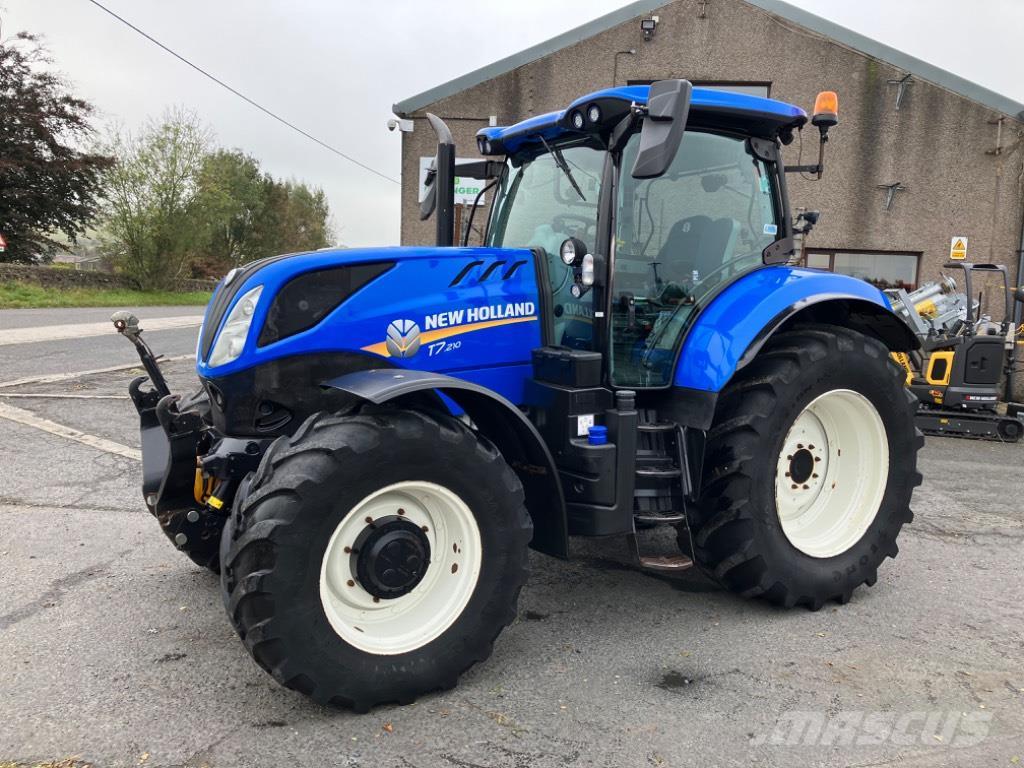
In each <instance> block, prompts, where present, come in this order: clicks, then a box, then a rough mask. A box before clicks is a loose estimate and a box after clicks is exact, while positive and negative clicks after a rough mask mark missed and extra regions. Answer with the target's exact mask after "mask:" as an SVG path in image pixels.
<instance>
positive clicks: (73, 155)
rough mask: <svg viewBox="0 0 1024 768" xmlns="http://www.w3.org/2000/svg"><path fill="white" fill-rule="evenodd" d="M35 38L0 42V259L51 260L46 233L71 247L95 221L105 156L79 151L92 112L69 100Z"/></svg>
mask: <svg viewBox="0 0 1024 768" xmlns="http://www.w3.org/2000/svg"><path fill="white" fill-rule="evenodd" d="M50 63H51V62H50V59H49V58H48V57H47V55H46V51H45V50H44V49H43V47H42V46H41V45H40V44H39V43H38V41H37V39H36V38H35V37H34V36H32V35H30V34H27V33H24V32H23V33H20V34H18V35H16V36H15V37H14V39H13V40H10V41H7V42H3V43H0V234H2V235H3V236H4V238H5V239H6V240H7V251H6V252H5V253H2V254H0V261H16V262H24V263H29V262H33V261H38V260H48V259H50V258H52V256H53V251H54V250H55V249H56V247H57V243H56V242H54V240H53V239H52V237H51V235H53V234H55V233H63V234H64V235H66V236H67V237H68V239H70V240H71V241H72V242H74V241H75V239H76V238H77V237H78V235H80V234H81V233H82V232H84V231H85V229H86V227H87V226H88V225H89V223H90V222H91V221H92V220H93V218H94V217H95V216H96V213H97V210H98V198H99V195H100V192H101V186H102V178H103V172H104V170H106V169H107V168H109V167H110V165H111V158H109V157H107V156H105V155H103V154H98V153H93V152H87V151H82V149H81V147H82V145H84V144H85V143H86V142H87V141H89V140H90V139H91V138H92V136H93V128H92V126H91V124H90V123H89V118H90V116H91V114H92V111H93V109H92V106H91V105H90V104H88V103H87V102H85V101H83V100H82V99H79V98H76V97H74V96H72V95H71V94H70V93H69V91H68V89H67V86H66V85H65V83H64V82H63V81H62V80H61V78H60V77H59V76H57V75H56V74H54V73H53V72H51V71H49V70H48V66H49V65H50Z"/></svg>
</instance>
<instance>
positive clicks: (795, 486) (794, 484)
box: [793, 483, 797, 491]
mask: <svg viewBox="0 0 1024 768" xmlns="http://www.w3.org/2000/svg"><path fill="white" fill-rule="evenodd" d="M796 488H797V485H796V483H793V490H794V491H795V490H796Z"/></svg>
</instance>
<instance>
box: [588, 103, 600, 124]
mask: <svg viewBox="0 0 1024 768" xmlns="http://www.w3.org/2000/svg"><path fill="white" fill-rule="evenodd" d="M587 119H588V120H590V122H592V123H594V124H595V125H596V124H597V123H600V122H601V108H600V107H599V106H597V104H591V105H590V106H589V107H587Z"/></svg>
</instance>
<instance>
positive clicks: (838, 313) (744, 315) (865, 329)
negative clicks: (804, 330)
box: [674, 266, 920, 429]
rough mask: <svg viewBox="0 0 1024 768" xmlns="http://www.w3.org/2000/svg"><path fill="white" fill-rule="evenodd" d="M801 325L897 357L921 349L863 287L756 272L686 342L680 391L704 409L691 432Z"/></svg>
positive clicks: (730, 290)
mask: <svg viewBox="0 0 1024 768" xmlns="http://www.w3.org/2000/svg"><path fill="white" fill-rule="evenodd" d="M800 322H818V323H822V322H823V323H830V324H833V325H838V326H842V327H846V328H851V329H853V330H856V331H859V332H861V333H864V334H866V335H868V336H872V337H874V338H877V339H879V340H880V341H881V342H882V343H883V344H885V345H886V346H887V347H888V348H889V349H890V350H891V351H894V352H903V351H908V350H912V349H917V348H918V347H919V346H920V342H919V341H918V339H917V337H916V336H914V334H913V332H912V331H911V330H910V328H908V327H907V325H906V323H904V322H903V321H902V320H900V318H899V317H898V316H897V315H896V314H895V313H894V312H893V311H892V309H891V308H890V305H889V300H888V299H887V298H886V296H885V294H884V293H882V291H880V290H878V289H877V288H875V287H874V286H872V285H870V284H869V283H866V282H864V281H863V280H858V279H856V278H853V277H848V276H846V275H837V274H833V273H831V272H820V271H817V270H810V269H803V268H798V267H784V266H779V267H766V268H764V269H758V270H755V271H753V272H748V273H747V274H745V275H743V276H742V277H740V278H739V279H738V280H736V281H735V282H734V283H732V284H731V285H729V286H728V287H727V288H725V289H724V290H723V291H722V292H721V293H719V294H718V295H717V296H716V297H715V298H714V299H713V300H712V302H711V303H710V304H709V305H708V306H707V307H705V308H704V309H703V310H702V311H701V312H700V314H698V316H697V318H696V320H695V321H694V323H693V325H692V327H691V328H690V330H689V332H688V333H687V336H686V338H685V339H684V341H683V345H682V348H681V350H680V354H679V360H678V363H677V364H676V372H675V379H674V383H675V386H676V387H679V388H683V389H684V391H686V392H687V393H688V394H692V395H695V396H696V395H699V396H700V397H699V398H698V399H700V400H702V402H703V403H704V407H701V408H699V409H695V413H694V414H693V418H690V419H687V420H686V421H687V425H688V426H692V427H696V428H699V429H707V428H708V427H710V423H711V419H712V417H713V415H714V400H715V397H716V395H717V393H718V392H720V391H721V390H722V389H723V388H724V387H725V386H726V384H728V383H729V381H730V380H731V379H732V377H733V376H734V375H735V374H736V372H737V371H739V370H740V369H742V368H743V367H744V366H746V365H747V364H748V363H750V361H751V360H753V359H754V357H755V356H756V355H757V353H758V352H759V351H760V350H761V348H762V347H763V346H764V344H765V343H766V342H767V341H768V340H769V339H770V338H771V337H772V336H774V335H775V334H776V333H778V332H779V331H781V330H784V329H785V328H787V327H791V326H792V325H794V324H796V323H800ZM691 399H692V398H691Z"/></svg>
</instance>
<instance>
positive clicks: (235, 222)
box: [193, 149, 265, 274]
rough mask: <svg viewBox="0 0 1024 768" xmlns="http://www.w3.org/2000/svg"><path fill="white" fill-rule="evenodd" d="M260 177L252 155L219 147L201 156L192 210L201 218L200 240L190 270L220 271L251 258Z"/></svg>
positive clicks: (259, 208)
mask: <svg viewBox="0 0 1024 768" xmlns="http://www.w3.org/2000/svg"><path fill="white" fill-rule="evenodd" d="M264 190H265V186H264V179H263V175H262V173H261V172H260V165H259V162H257V161H256V160H255V159H254V158H252V157H250V156H249V155H246V154H244V153H242V152H240V151H238V150H233V151H229V150H225V149H219V150H216V151H214V152H212V153H211V154H209V155H207V156H206V157H204V158H203V164H202V169H201V170H200V172H199V194H198V195H197V197H196V210H197V212H198V215H199V216H201V217H202V218H203V219H204V221H203V222H202V228H203V231H204V242H203V243H202V244H201V245H200V247H199V248H198V251H197V254H196V263H195V264H194V265H193V270H194V271H195V272H197V273H208V274H223V273H224V272H226V271H227V270H228V269H230V268H231V267H237V266H238V265H239V264H243V263H245V262H246V261H251V260H252V259H253V258H255V256H254V255H253V254H254V244H253V243H252V242H251V241H252V239H253V237H252V236H253V231H254V226H255V223H256V221H257V220H258V218H259V217H260V215H261V214H262V210H263V206H264V202H265V201H264Z"/></svg>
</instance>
